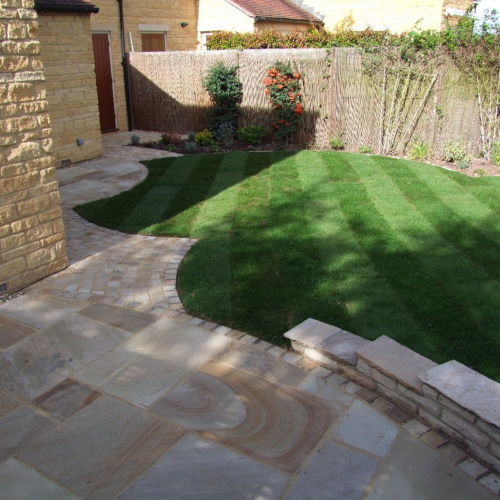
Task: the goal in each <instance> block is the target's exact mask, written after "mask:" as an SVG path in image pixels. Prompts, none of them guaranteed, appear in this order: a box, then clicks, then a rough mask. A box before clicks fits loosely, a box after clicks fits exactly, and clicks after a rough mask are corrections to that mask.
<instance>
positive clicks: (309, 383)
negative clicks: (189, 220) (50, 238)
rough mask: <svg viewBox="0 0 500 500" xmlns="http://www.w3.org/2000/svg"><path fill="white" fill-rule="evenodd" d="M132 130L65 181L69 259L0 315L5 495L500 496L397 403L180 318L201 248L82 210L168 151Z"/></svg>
mask: <svg viewBox="0 0 500 500" xmlns="http://www.w3.org/2000/svg"><path fill="white" fill-rule="evenodd" d="M140 135H141V136H142V135H143V133H140ZM128 137H129V135H127V134H113V135H109V136H105V137H104V138H105V141H106V151H107V154H106V155H105V157H104V158H102V159H99V160H96V161H92V162H88V163H85V164H80V165H76V166H73V167H70V168H68V169H64V170H61V171H59V172H58V176H59V178H60V183H61V194H62V198H63V207H64V212H65V222H66V228H67V236H68V253H69V256H70V260H71V265H70V267H69V268H68V269H66V270H65V271H62V272H60V273H58V274H57V275H54V276H51V277H49V278H46V279H44V280H42V281H41V282H39V283H37V284H35V285H33V286H31V287H29V288H28V289H27V290H25V291H24V293H23V294H21V295H19V296H17V297H15V298H13V299H12V300H8V301H7V302H5V303H4V304H2V305H0V435H1V436H2V439H1V441H0V498H15V499H16V500H18V499H23V498H26V499H33V498H36V499H51V500H52V499H77V498H89V499H111V498H123V499H136V498H141V499H143V498H154V499H163V498H180V499H184V498H187V499H190V498H193V499H223V498H227V499H240V498H241V499H273V498H286V499H300V500H303V499H307V498H311V499H322V498H325V499H362V498H366V499H415V500H416V499H440V500H442V499H460V498H466V499H469V498H470V499H491V498H498V497H497V494H496V493H497V492H498V488H497V483H496V481H497V479H498V478H497V476H493V475H491V474H487V471H486V469H485V468H484V467H482V465H481V464H479V463H478V462H477V461H475V460H474V459H472V458H470V457H469V456H468V455H467V454H466V453H465V452H464V450H462V449H461V448H460V447H458V446H457V445H456V444H454V443H452V442H451V441H450V440H449V439H447V438H446V437H444V436H442V435H441V434H439V433H437V432H435V431H434V430H432V429H429V428H428V427H427V426H425V425H423V424H422V423H421V422H419V421H418V420H415V419H414V418H413V417H412V415H410V414H408V413H407V412H405V411H403V410H401V409H399V408H397V407H395V406H394V405H393V404H391V403H390V402H389V401H388V400H386V399H384V398H381V397H378V396H377V394H375V393H373V392H372V391H370V390H367V389H363V388H362V387H360V386H359V385H357V384H355V383H354V382H352V381H350V380H348V379H346V378H344V377H342V376H340V375H338V374H336V373H333V372H332V371H330V370H327V369H326V368H324V367H320V366H318V365H316V364H315V363H314V362H312V361H311V360H308V359H306V358H303V357H301V356H299V355H297V354H295V353H292V352H288V351H286V350H284V349H282V348H280V347H277V346H272V345H270V344H268V343H266V342H263V341H259V340H258V339H256V338H255V337H252V336H251V335H247V334H245V333H243V332H239V331H234V330H231V329H230V328H228V327H225V326H224V325H217V324H214V323H211V322H208V321H204V320H202V319H201V318H195V317H192V316H190V315H188V314H186V313H185V311H184V310H183V308H182V304H181V303H180V301H179V298H178V296H177V293H176V289H175V277H176V271H177V267H178V265H179V262H180V261H181V259H182V257H183V255H184V254H185V253H186V252H187V251H188V250H189V248H190V246H191V245H193V244H194V243H195V241H194V240H189V239H183V238H149V237H141V236H135V235H125V234H120V233H118V232H115V231H110V230H106V229H103V228H99V227H97V226H94V225H93V224H90V223H88V222H86V221H84V220H82V219H81V218H79V217H78V216H77V215H75V214H74V212H72V210H71V207H72V206H74V205H75V204H76V203H81V202H82V201H85V200H87V199H90V198H92V197H96V198H98V197H102V196H108V195H110V194H113V193H116V192H119V191H120V190H123V189H128V188H129V187H131V186H132V185H134V184H135V183H137V182H139V181H140V180H141V179H142V178H143V177H144V176H145V169H144V167H143V166H141V165H140V164H139V163H138V162H137V160H138V159H140V158H147V157H151V156H149V153H150V154H151V155H152V156H153V157H155V156H156V155H158V154H160V153H158V152H156V151H149V150H139V151H137V150H138V149H139V148H132V147H130V148H129V147H122V146H121V144H122V143H124V142H126V141H127V140H128Z"/></svg>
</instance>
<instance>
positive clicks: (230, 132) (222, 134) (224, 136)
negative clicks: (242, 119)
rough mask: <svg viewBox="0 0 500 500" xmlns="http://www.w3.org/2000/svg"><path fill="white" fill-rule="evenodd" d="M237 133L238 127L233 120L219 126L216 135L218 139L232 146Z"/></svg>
mask: <svg viewBox="0 0 500 500" xmlns="http://www.w3.org/2000/svg"><path fill="white" fill-rule="evenodd" d="M235 135H236V127H235V126H234V124H233V123H231V122H225V123H221V124H220V125H219V127H218V128H217V133H216V135H215V136H216V137H217V140H219V141H220V142H222V144H224V145H225V146H230V145H231V144H232V143H233V142H234V136H235Z"/></svg>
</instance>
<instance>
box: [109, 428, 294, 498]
mask: <svg viewBox="0 0 500 500" xmlns="http://www.w3.org/2000/svg"><path fill="white" fill-rule="evenodd" d="M287 481H288V476H287V475H286V474H284V473H282V472H280V471H276V470H273V469H271V468H269V467H267V466H265V465H263V464H260V463H258V462H255V461H254V460H251V459H250V458H248V457H245V456H242V455H239V454H237V453H234V452H233V451H231V450H227V449H225V448H223V447H221V446H218V445H217V444H215V443H211V442H208V441H205V440H204V439H200V438H198V437H196V436H184V437H183V438H182V439H181V440H180V441H179V442H178V443H177V444H176V445H175V446H173V447H172V448H171V449H170V451H169V452H168V453H166V454H165V455H164V456H163V457H161V458H160V459H159V460H158V461H157V462H156V463H155V464H154V465H153V466H152V467H150V468H149V469H148V470H147V471H146V472H145V473H144V474H143V475H142V476H140V477H139V478H138V479H137V480H136V481H135V482H134V483H133V484H132V485H131V486H130V487H129V488H128V489H126V490H125V491H124V492H123V493H122V494H121V495H120V496H119V498H120V499H121V500H127V499H130V500H135V499H137V498H141V499H158V498H165V499H166V498H172V499H174V498H182V499H193V500H198V499H206V500H210V499H213V500H219V499H224V498H227V499H248V500H255V499H259V500H271V499H275V498H278V497H279V496H280V493H281V492H282V491H283V489H284V487H285V485H286V483H287Z"/></svg>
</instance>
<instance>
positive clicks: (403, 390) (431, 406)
mask: <svg viewBox="0 0 500 500" xmlns="http://www.w3.org/2000/svg"><path fill="white" fill-rule="evenodd" d="M397 391H398V392H399V393H400V394H402V395H403V396H405V397H407V398H408V399H411V400H412V401H415V402H416V403H418V404H419V405H420V406H422V407H423V408H425V409H427V410H428V411H430V412H431V413H433V414H434V415H436V416H439V415H440V414H441V405H440V404H439V403H437V402H436V401H434V400H432V399H430V398H426V397H425V396H420V395H419V394H418V393H416V392H415V391H412V390H411V389H408V388H407V387H406V386H404V385H403V384H398V385H397Z"/></svg>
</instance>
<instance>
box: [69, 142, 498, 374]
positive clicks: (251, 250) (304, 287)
mask: <svg viewBox="0 0 500 500" xmlns="http://www.w3.org/2000/svg"><path fill="white" fill-rule="evenodd" d="M145 164H146V166H147V168H148V171H149V174H148V177H147V178H146V179H145V180H144V181H143V182H142V183H140V184H139V185H137V186H136V187H134V188H132V189H131V190H130V191H127V192H125V193H121V194H120V195H117V196H115V197H112V198H107V199H103V200H99V201H97V202H93V203H90V204H86V205H82V206H80V207H77V211H78V212H79V213H80V215H82V216H83V217H85V218H87V219H88V220H91V221H92V222H94V223H96V224H99V225H103V226H105V227H110V228H112V229H117V230H120V231H123V232H136V233H140V234H153V235H169V236H173V235H175V236H182V237H191V238H200V241H199V242H198V243H197V244H196V245H194V247H192V249H191V250H190V251H189V253H188V254H187V255H186V257H185V259H184V260H183V261H182V263H181V266H180V270H179V275H178V283H177V286H178V291H179V295H180V296H181V299H182V302H183V304H184V306H185V308H186V310H188V311H189V312H190V314H194V315H196V316H200V317H204V318H207V319H211V320H213V321H215V322H217V323H220V324H225V325H228V326H231V327H233V328H237V329H240V330H242V331H245V332H248V333H251V334H254V335H256V336H259V337H261V338H263V339H265V340H268V341H270V342H273V343H282V342H283V338H282V335H283V333H285V332H286V331H287V330H288V329H290V328H291V327H293V326H295V325H296V324H298V323H300V322H301V321H303V320H304V319H307V318H309V317H313V318H315V319H318V320H320V321H323V322H326V323H330V324H334V325H336V326H339V327H341V328H343V329H345V330H349V331H352V332H354V333H356V334H358V335H361V336H363V337H365V338H367V339H370V340H373V339H375V338H377V337H380V336H381V335H387V336H389V337H391V338H393V339H394V340H396V341H397V342H399V343H401V344H403V345H405V346H407V347H409V348H411V349H413V350H415V351H417V352H419V353H420V354H422V355H424V356H426V357H428V358H430V359H433V360H434V361H436V362H438V363H442V362H445V361H448V360H449V359H457V360H458V361H460V362H462V363H463V364H465V365H467V366H470V367H472V368H474V369H476V370H478V371H480V372H481V373H483V374H485V375H487V376H489V377H490V378H493V379H497V380H498V379H499V378H500V368H499V367H498V366H497V365H498V363H497V359H498V353H499V351H500V339H499V337H500V334H499V332H498V327H497V325H498V324H500V323H499V322H498V320H499V319H500V312H497V311H496V309H498V307H497V306H496V305H497V304H498V300H499V299H500V283H499V274H500V272H499V266H498V265H497V262H496V260H497V259H496V256H497V255H498V249H499V245H500V228H499V227H498V223H497V222H496V221H498V220H499V219H498V212H499V211H500V203H499V202H498V198H499V197H498V196H496V197H495V196H493V195H494V193H497V192H498V187H499V186H500V181H499V180H498V179H497V178H485V177H481V178H471V177H466V178H465V177H464V176H462V175H461V174H459V173H455V172H450V171H447V170H444V169H442V168H440V167H435V166H431V165H426V164H421V163H416V162H411V161H407V160H396V159H392V158H385V157H377V156H364V155H356V154H350V153H337V152H316V151H301V152H290V151H280V152H268V153H246V152H241V153H225V154H213V155H207V156H203V155H196V156H184V157H177V158H166V159H160V160H152V161H149V162H145Z"/></svg>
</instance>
